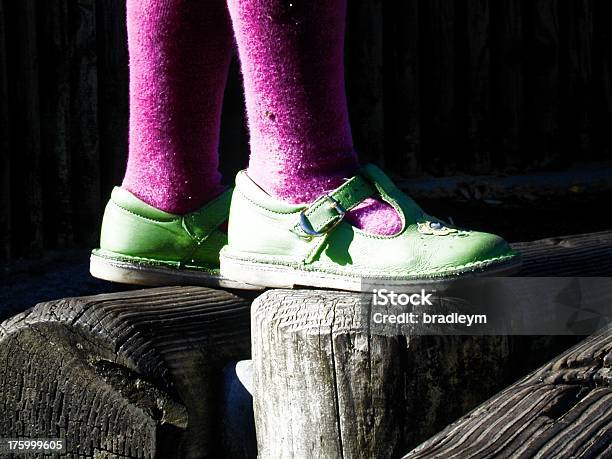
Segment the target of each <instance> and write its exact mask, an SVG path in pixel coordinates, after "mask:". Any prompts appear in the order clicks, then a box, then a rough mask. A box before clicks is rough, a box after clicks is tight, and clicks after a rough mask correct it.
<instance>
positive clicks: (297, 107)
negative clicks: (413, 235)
mask: <svg viewBox="0 0 612 459" xmlns="http://www.w3.org/2000/svg"><path fill="white" fill-rule="evenodd" d="M228 3H229V9H230V14H231V17H232V22H233V26H234V32H235V34H236V40H237V43H238V49H239V54H240V60H241V64H242V72H243V75H244V85H245V94H246V105H247V113H248V119H249V128H250V136H251V158H250V163H249V168H248V174H249V176H250V177H251V178H252V179H253V180H254V181H255V182H256V183H257V184H258V185H259V186H261V187H262V188H263V189H264V190H266V191H267V192H268V193H270V194H272V195H274V196H276V197H279V198H281V199H283V200H286V201H289V202H293V203H299V202H310V201H312V200H314V199H316V198H317V197H319V196H320V195H321V194H323V193H324V192H325V191H327V190H330V189H334V188H336V187H337V186H338V185H340V184H341V183H342V181H343V178H345V177H347V178H348V177H351V176H352V175H354V173H355V172H356V170H357V168H358V160H357V157H356V155H355V152H354V150H353V141H352V137H351V130H350V125H349V119H348V112H347V106H346V96H345V90H344V65H343V46H344V27H345V12H346V2H345V0H318V1H311V2H304V1H302V0H289V1H281V0H248V1H240V0H229V1H228ZM349 219H350V220H351V221H352V222H353V223H354V224H355V225H356V226H358V227H360V228H363V229H365V230H368V231H372V232H376V233H379V234H393V233H395V232H397V231H398V230H399V229H400V228H401V222H400V219H399V217H398V216H397V214H396V213H395V211H394V210H393V208H392V207H390V206H389V205H387V204H385V203H382V202H378V201H374V200H368V201H367V202H366V203H365V205H364V206H362V207H361V208H359V209H355V210H354V211H353V212H351V213H350V214H349Z"/></svg>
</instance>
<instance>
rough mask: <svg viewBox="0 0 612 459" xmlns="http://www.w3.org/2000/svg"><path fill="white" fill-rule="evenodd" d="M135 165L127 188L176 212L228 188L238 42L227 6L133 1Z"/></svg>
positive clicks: (204, 1) (186, 0) (201, 0)
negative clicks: (230, 73)
mask: <svg viewBox="0 0 612 459" xmlns="http://www.w3.org/2000/svg"><path fill="white" fill-rule="evenodd" d="M127 26H128V46H129V54H130V136H129V145H130V146H129V160H128V166H127V171H126V175H125V178H124V181H123V187H124V188H126V189H128V190H129V191H131V192H132V193H133V194H134V195H136V196H137V197H138V198H140V199H142V200H143V201H145V202H146V203H148V204H150V205H152V206H154V207H156V208H158V209H161V210H164V211H167V212H172V213H186V212H189V211H192V210H195V209H197V208H199V207H201V206H202V205H203V204H204V203H206V202H207V201H209V200H210V199H212V198H214V197H215V196H216V195H218V194H219V193H220V191H221V190H222V187H221V176H220V174H219V172H218V170H217V166H218V155H217V146H218V141H219V122H220V115H221V102H222V98H223V90H224V87H225V81H226V76H227V68H228V65H229V60H230V55H231V49H232V37H231V27H230V23H229V18H228V15H227V10H226V5H225V3H224V2H223V1H222V0H221V1H220V0H212V1H211V0H197V1H190V0H128V1H127Z"/></svg>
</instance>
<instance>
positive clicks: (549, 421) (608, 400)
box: [404, 327, 612, 459]
mask: <svg viewBox="0 0 612 459" xmlns="http://www.w3.org/2000/svg"><path fill="white" fill-rule="evenodd" d="M404 457H405V458H406V459H425V458H428V459H429V458H432V459H433V458H445V459H446V458H452V457H457V458H459V457H460V458H474V459H475V458H489V457H512V458H525V459H526V458H548V457H574V458H587V457H588V458H606V457H612V327H609V328H607V329H605V330H603V331H602V332H600V333H597V334H595V335H593V336H592V337H590V338H588V339H587V340H585V341H583V342H581V343H580V344H578V345H577V346H575V347H573V348H572V349H570V350H569V351H567V352H565V353H563V354H562V355H561V356H559V357H557V358H555V359H553V360H552V361H551V362H550V363H548V364H546V365H544V366H543V367H541V368H540V369H538V370H536V371H534V372H533V373H531V374H530V375H528V376H526V377H525V378H523V379H522V380H520V381H519V382H517V383H516V384H513V385H512V386H510V387H509V388H507V389H506V390H504V391H502V392H501V393H499V394H498V395H496V396H495V397H493V398H492V399H491V400H489V401H487V402H486V403H484V404H482V405H480V406H479V407H478V408H476V409H475V410H473V411H472V412H470V413H469V414H467V415H466V416H464V417H462V418H461V419H460V420H458V421H457V422H455V423H454V424H452V425H450V426H448V427H447V428H446V429H444V430H443V431H442V432H440V433H439V434H437V435H435V436H434V437H433V438H431V439H430V440H428V441H426V442H425V443H423V444H422V445H420V446H419V447H417V448H416V449H414V450H413V451H411V452H410V453H408V454H407V455H406V456H404Z"/></svg>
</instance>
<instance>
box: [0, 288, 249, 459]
mask: <svg viewBox="0 0 612 459" xmlns="http://www.w3.org/2000/svg"><path fill="white" fill-rule="evenodd" d="M249 300H250V298H246V297H245V298H241V297H239V296H236V295H234V294H231V293H228V292H224V291H217V290H212V289H207V288H201V287H170V288H156V289H147V290H137V291H130V292H122V293H112V294H104V295H96V296H91V297H80V298H67V299H62V300H58V301H51V302H48V303H41V304H39V305H37V306H36V307H34V308H33V309H31V310H28V311H26V312H24V313H22V314H18V315H17V316H14V317H12V318H11V319H8V320H7V321H5V322H4V323H2V325H1V326H0V362H2V366H1V367H0V387H1V390H0V394H1V395H0V432H1V433H2V435H1V436H3V437H29V438H32V437H62V438H64V439H65V441H66V443H67V453H66V456H65V457H94V456H95V457H107V456H108V457H130V458H132V457H134V458H135V457H139V458H140V457H202V456H205V455H212V454H213V452H215V451H216V448H217V447H218V443H219V442H218V441H217V440H216V438H218V433H219V432H218V428H219V423H218V419H217V418H218V416H217V415H216V413H217V412H218V409H219V404H220V399H221V395H220V388H221V383H220V379H221V366H222V365H223V364H224V363H225V362H227V361H228V360H234V359H242V358H248V357H249V319H248V311H249V304H250V301H249Z"/></svg>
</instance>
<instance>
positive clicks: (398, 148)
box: [0, 0, 612, 260]
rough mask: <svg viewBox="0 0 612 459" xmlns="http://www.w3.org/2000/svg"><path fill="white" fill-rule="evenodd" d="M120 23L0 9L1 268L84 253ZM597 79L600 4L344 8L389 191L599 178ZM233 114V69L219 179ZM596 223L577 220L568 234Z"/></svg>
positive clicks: (111, 166)
mask: <svg viewBox="0 0 612 459" xmlns="http://www.w3.org/2000/svg"><path fill="white" fill-rule="evenodd" d="M124 8H125V4H124V2H123V1H118V0H63V1H62V0H40V1H35V0H0V101H1V102H0V151H1V157H0V161H1V163H0V177H1V178H0V187H1V191H0V260H9V259H17V258H20V257H24V256H25V257H30V258H32V257H33V258H36V257H39V256H40V255H41V254H42V253H44V252H45V251H48V250H49V249H52V250H57V249H62V248H75V247H77V248H78V247H89V246H94V245H96V244H97V232H98V229H99V222H100V217H101V212H102V209H103V206H104V204H105V202H106V199H107V198H108V195H109V192H110V189H111V188H112V186H113V185H115V184H118V183H120V181H121V177H122V171H123V168H124V164H125V160H126V155H127V121H128V105H127V102H128V81H127V77H128V67H127V51H126V30H125V23H124V21H125V11H124ZM611 71H612V2H610V1H608V0H403V1H397V2H395V1H386V2H383V1H381V0H379V1H364V2H361V1H355V0H349V12H348V31H347V41H346V75H347V90H348V97H349V104H350V113H351V120H352V124H353V132H354V136H355V143H356V146H357V148H358V150H359V151H360V153H361V155H362V158H363V160H365V161H367V160H370V161H375V162H377V163H379V164H381V165H383V166H384V167H385V168H386V169H387V170H388V171H389V172H390V173H391V174H392V175H395V176H397V177H400V178H401V177H428V176H433V177H440V176H451V175H464V174H468V175H469V174H472V175H474V174H532V173H534V172H538V171H562V170H566V169H569V168H571V167H574V166H576V165H579V164H590V165H591V167H592V168H594V169H597V170H599V169H600V168H601V167H604V166H605V163H602V161H606V160H609V159H611V157H610V150H611V147H612V139H611V137H610V131H611V129H610V128H611V127H612V125H611V121H612V117H611V111H612V74H611ZM243 111H244V109H243V106H242V89H241V82H240V76H239V72H238V70H237V65H236V64H234V66H233V70H232V73H231V75H230V79H229V85H228V89H227V97H226V106H225V108H224V114H223V117H224V121H223V133H222V142H221V155H222V160H223V161H224V163H223V164H224V166H223V168H224V172H225V173H226V177H227V178H229V179H231V176H232V173H233V172H234V171H236V170H237V169H238V168H240V167H242V166H244V164H245V161H246V158H247V149H248V141H247V137H246V132H245V128H244V113H243ZM464 194H465V193H464ZM608 198H609V196H607V197H605V199H604V198H601V197H600V198H597V199H599V200H600V201H601V200H603V201H602V202H605V203H607V202H608ZM530 199H531V198H530ZM573 199H574V201H572V203H573V204H571V205H573V206H574V207H576V208H582V209H586V208H588V206H587V207H585V206H583V205H582V202H581V201H580V199H578V200H576V198H575V197H574V198H573ZM589 199H591V198H589ZM590 202H591V204H592V199H591V201H590ZM449 205H451V206H453V204H452V203H451V204H449ZM538 206H539V207H538ZM567 206H568V201H567V200H566V199H565V198H563V199H559V200H556V201H555V200H553V201H551V200H549V201H546V202H538V203H537V206H535V207H534V206H532V208H531V210H530V212H531V214H530V215H532V216H533V215H536V216H537V215H544V216H546V218H548V219H549V220H550V219H552V220H553V221H554V220H555V218H556V219H557V220H558V221H559V223H561V222H563V221H565V220H566V218H567V214H568V209H567ZM434 207H435V206H434ZM547 209H548V210H547ZM473 212H474V213H475V214H478V215H481V214H483V213H486V212H488V213H487V215H488V217H487V218H488V219H489V220H490V221H491V222H498V223H499V222H501V221H502V220H508V218H509V217H508V212H509V211H508V210H507V209H502V210H499V209H498V210H496V209H492V210H490V212H489V211H486V210H482V209H480V208H477V209H476V210H473ZM521 212H523V211H522V210H521V211H516V215H522V214H521ZM441 216H442V217H444V214H442V215H441ZM529 218H531V217H529ZM534 218H535V217H534ZM580 218H582V217H580ZM601 218H602V217H596V218H593V219H591V220H592V221H590V220H589V218H588V215H587V216H585V217H584V221H581V222H578V223H579V225H580V228H581V229H582V230H583V231H582V232H587V231H589V230H594V229H598V227H597V221H601ZM604 218H605V217H604ZM468 220H469V219H468ZM510 220H511V219H510ZM532 221H533V220H532ZM468 223H470V222H468ZM510 224H511V225H513V226H520V225H522V224H523V223H521V222H519V223H517V222H512V221H511V222H510ZM554 225H556V223H553V226H554ZM485 226H487V225H485ZM489 226H491V227H493V228H492V229H496V228H495V224H492V225H489ZM487 229H491V228H487ZM599 229H601V228H599ZM553 230H554V228H552V229H551V231H553ZM559 231H561V229H559ZM509 236H510V238H511V239H512V234H510V235H509ZM516 238H520V236H516V237H514V239H516Z"/></svg>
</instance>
